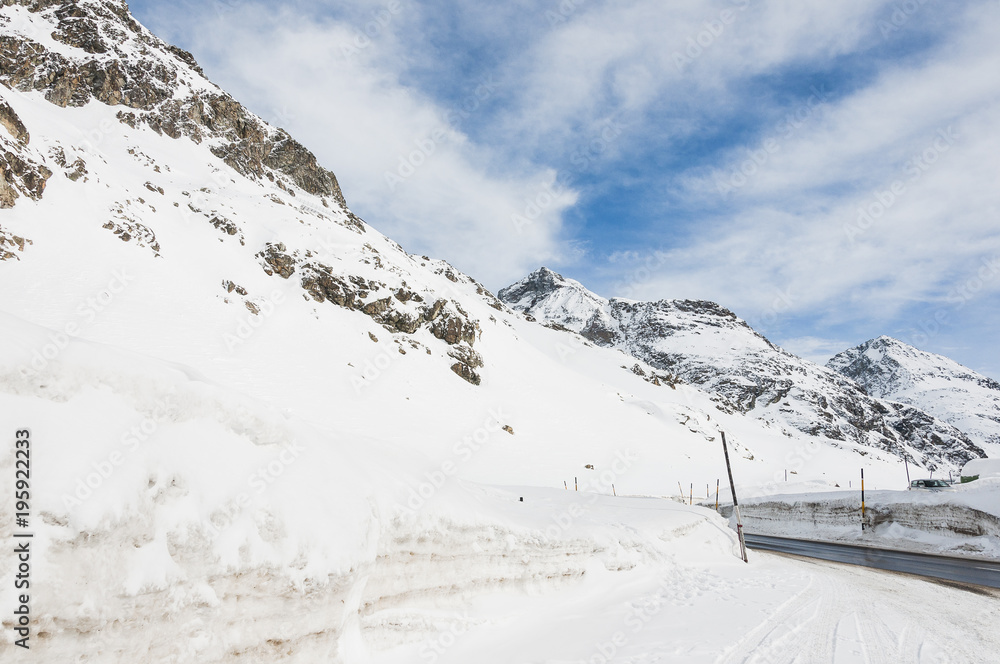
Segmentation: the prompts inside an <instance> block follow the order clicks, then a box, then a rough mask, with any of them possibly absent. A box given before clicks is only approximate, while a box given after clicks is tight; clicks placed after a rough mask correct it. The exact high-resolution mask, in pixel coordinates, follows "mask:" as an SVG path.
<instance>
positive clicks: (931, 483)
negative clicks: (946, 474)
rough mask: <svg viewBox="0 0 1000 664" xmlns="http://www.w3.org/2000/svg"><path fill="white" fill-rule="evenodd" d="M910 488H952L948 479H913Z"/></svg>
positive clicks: (936, 489) (933, 489)
mask: <svg viewBox="0 0 1000 664" xmlns="http://www.w3.org/2000/svg"><path fill="white" fill-rule="evenodd" d="M910 488H911V489H927V490H929V491H940V490H942V489H950V488H951V484H949V483H948V480H913V481H912V482H910Z"/></svg>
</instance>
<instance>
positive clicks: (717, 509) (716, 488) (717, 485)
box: [715, 478, 719, 512]
mask: <svg viewBox="0 0 1000 664" xmlns="http://www.w3.org/2000/svg"><path fill="white" fill-rule="evenodd" d="M715 511H716V512H718V511H719V480H718V478H716V480H715Z"/></svg>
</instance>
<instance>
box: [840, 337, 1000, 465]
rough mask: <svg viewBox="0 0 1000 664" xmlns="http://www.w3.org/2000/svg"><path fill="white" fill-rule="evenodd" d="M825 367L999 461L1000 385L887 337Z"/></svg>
mask: <svg viewBox="0 0 1000 664" xmlns="http://www.w3.org/2000/svg"><path fill="white" fill-rule="evenodd" d="M827 366H828V367H829V368H831V369H833V370H835V371H839V372H840V373H842V374H843V375H845V376H847V377H848V378H850V379H851V380H853V381H855V382H857V383H858V384H859V385H861V386H862V387H864V388H865V390H866V391H867V392H868V393H869V394H871V395H872V396H876V397H880V398H883V399H888V400H891V401H898V402H901V403H906V404H910V405H912V406H916V407H917V408H920V409H921V410H923V411H926V412H928V413H931V414H932V415H934V416H935V417H937V418H938V419H941V420H944V421H945V422H948V423H949V424H951V425H953V426H955V427H957V428H959V429H961V430H962V431H963V432H965V433H966V434H968V436H969V438H971V439H972V440H973V441H974V442H975V443H976V444H977V445H979V446H980V447H982V448H983V449H984V450H986V451H987V452H988V453H989V456H991V457H996V456H1000V383H998V382H997V381H995V380H993V379H992V378H988V377H986V376H983V375H982V374H978V373H976V372H975V371H973V370H972V369H969V368H968V367H964V366H962V365H961V364H959V363H958V362H955V361H954V360H951V359H948V358H947V357H944V356H942V355H936V354H934V353H928V352H926V351H922V350H918V349H916V348H914V347H913V346H911V345H909V344H906V343H903V342H902V341H899V340H898V339H893V338H892V337H887V336H881V337H879V338H877V339H871V340H869V341H866V342H865V343H863V344H861V345H860V346H857V347H855V348H851V349H849V350H845V351H844V352H842V353H840V354H838V355H836V356H835V357H833V358H832V359H831V360H830V361H829V362H827Z"/></svg>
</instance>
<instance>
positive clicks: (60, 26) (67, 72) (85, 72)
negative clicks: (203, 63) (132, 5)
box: [0, 0, 346, 208]
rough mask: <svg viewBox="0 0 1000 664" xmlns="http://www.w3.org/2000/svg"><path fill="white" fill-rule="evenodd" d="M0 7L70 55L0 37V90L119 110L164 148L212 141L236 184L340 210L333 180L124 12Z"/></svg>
mask: <svg viewBox="0 0 1000 664" xmlns="http://www.w3.org/2000/svg"><path fill="white" fill-rule="evenodd" d="M3 4H4V5H6V6H9V7H13V8H18V9H19V10H20V11H24V10H26V11H28V12H31V13H33V14H37V15H38V16H39V17H40V18H42V19H44V20H45V21H46V22H47V23H49V24H50V27H51V29H52V37H53V38H54V39H55V40H57V41H59V42H61V43H62V44H65V45H66V46H69V47H71V48H72V49H74V52H73V54H72V57H67V56H66V55H63V54H61V53H57V52H54V51H50V50H48V49H46V48H45V47H44V46H43V45H42V44H41V43H39V42H38V41H36V40H34V39H31V38H30V37H28V36H27V35H9V34H8V35H0V83H2V84H3V85H6V86H7V87H10V88H15V89H17V90H22V91H29V90H36V91H39V92H42V93H43V94H44V95H45V98H46V99H48V100H49V101H50V102H52V103H53V104H56V105H57V106H63V107H65V106H84V105H86V104H88V103H90V102H91V101H92V100H96V101H98V102H100V103H103V104H107V105H109V106H123V107H125V108H128V109H130V110H129V111H127V112H125V111H123V112H121V113H119V114H118V118H119V120H120V121H121V122H123V123H126V124H128V125H130V126H133V127H135V126H137V125H138V124H139V123H144V124H146V125H148V126H149V127H151V128H152V129H153V130H154V131H156V132H158V133H162V134H166V135H167V136H170V137H171V138H181V137H188V138H190V139H191V140H194V141H196V142H201V141H203V140H206V139H209V138H211V139H216V140H215V144H213V146H212V151H213V153H215V154H216V156H218V157H220V158H221V159H223V160H224V161H225V162H226V163H227V164H228V165H229V166H231V167H232V168H233V169H235V170H236V171H238V172H239V173H241V174H242V175H245V176H249V177H254V178H261V177H265V176H270V177H272V178H273V177H275V175H272V173H274V174H278V175H277V177H279V178H280V177H281V175H284V176H287V177H288V178H289V179H290V181H291V183H293V184H295V185H296V186H298V187H299V188H301V189H302V190H304V191H306V192H308V193H311V194H314V195H317V196H323V197H329V198H331V199H333V201H335V202H336V204H337V205H338V206H339V207H341V208H346V203H345V201H344V196H343V193H342V192H341V190H340V185H339V184H338V183H337V178H336V177H335V176H334V175H333V173H331V172H329V171H327V170H326V169H324V168H322V167H321V166H320V165H319V164H318V162H317V161H316V157H315V156H314V155H313V154H312V153H311V152H309V151H308V150H306V149H305V148H304V147H303V146H302V145H301V144H300V143H298V142H297V141H295V140H294V139H292V138H291V137H290V136H289V135H288V134H287V133H286V132H285V131H284V130H281V129H275V128H273V127H270V126H269V125H267V124H266V123H265V122H263V121H262V120H261V119H260V118H258V117H257V116H255V115H254V114H252V113H250V112H249V111H247V110H246V109H245V108H244V107H243V106H242V105H240V104H239V103H238V102H237V101H235V100H234V99H233V98H232V97H230V96H229V95H228V94H226V93H225V92H223V91H222V90H220V89H219V88H218V87H216V86H215V85H213V84H212V83H211V82H209V81H208V80H207V79H205V77H204V73H203V72H202V70H201V67H199V66H198V64H197V62H195V60H194V58H193V57H192V56H191V54H190V53H188V52H186V51H184V50H182V49H179V48H177V47H174V46H170V45H168V44H166V43H164V42H163V41H162V40H160V39H159V38H157V37H156V36H154V35H153V34H152V33H150V32H149V31H148V30H146V29H145V28H143V27H142V26H140V25H139V24H138V23H137V22H136V21H135V20H134V19H133V18H132V16H131V15H130V14H129V11H128V6H127V5H126V4H125V2H122V1H120V0H102V1H101V2H87V3H82V2H76V1H75V0H62V1H56V0H3ZM11 11H13V10H11ZM136 53H141V55H139V56H137V55H136ZM114 56H117V57H114ZM2 115H3V112H2V111H0V117H2ZM0 122H2V120H0ZM4 125H5V126H7V123H4ZM8 129H9V127H8Z"/></svg>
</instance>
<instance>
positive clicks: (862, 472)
mask: <svg viewBox="0 0 1000 664" xmlns="http://www.w3.org/2000/svg"><path fill="white" fill-rule="evenodd" d="M861 532H865V469H864V468H862V469H861Z"/></svg>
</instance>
